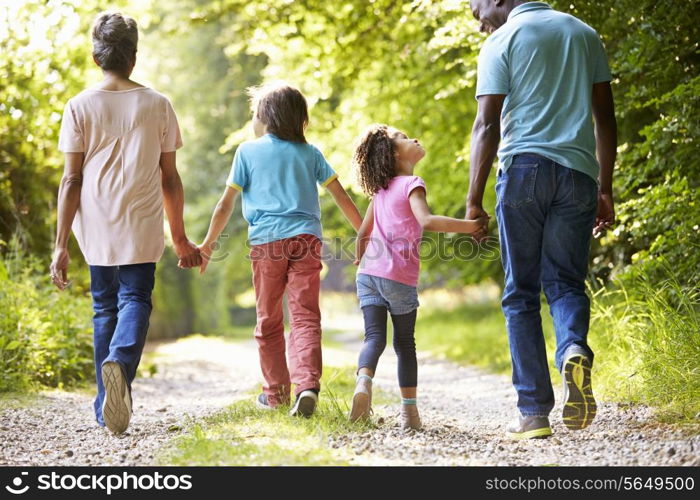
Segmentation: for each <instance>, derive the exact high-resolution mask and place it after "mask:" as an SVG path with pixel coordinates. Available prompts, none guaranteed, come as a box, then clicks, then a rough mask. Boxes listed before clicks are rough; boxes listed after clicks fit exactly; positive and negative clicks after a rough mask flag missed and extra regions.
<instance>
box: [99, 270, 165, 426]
mask: <svg viewBox="0 0 700 500" xmlns="http://www.w3.org/2000/svg"><path fill="white" fill-rule="evenodd" d="M155 270H156V265H155V263H153V262H150V263H146V264H132V265H126V266H90V290H91V292H92V303H93V309H94V312H95V314H94V316H93V327H94V332H93V339H94V349H95V374H96V378H97V397H96V398H95V403H94V408H95V417H96V419H97V423H98V424H100V425H102V426H104V421H103V419H102V402H103V401H104V397H105V387H104V384H103V383H102V364H103V363H104V362H105V361H114V362H117V363H119V364H120V365H121V367H122V369H123V370H124V374H125V375H126V380H127V383H128V385H129V390H131V382H132V381H133V380H134V377H135V376H136V368H137V367H138V365H139V361H140V360H141V352H142V351H143V346H144V344H145V343H146V333H147V332H148V322H149V318H150V316H151V309H152V306H151V292H152V291H153V285H154V282H155Z"/></svg>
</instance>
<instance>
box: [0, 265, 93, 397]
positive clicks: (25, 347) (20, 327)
mask: <svg viewBox="0 0 700 500" xmlns="http://www.w3.org/2000/svg"><path fill="white" fill-rule="evenodd" d="M0 310H2V316H0V367H1V369H0V391H10V390H18V389H28V388H31V387H37V386H48V387H64V386H73V385H76V384H78V383H81V382H83V381H86V380H89V379H91V378H92V377H94V369H93V362H92V324H91V318H92V309H91V302H90V299H89V298H88V297H86V296H85V293H84V291H83V293H81V292H80V290H68V291H64V292H59V291H58V290H57V289H56V288H55V287H54V286H53V285H52V284H51V282H50V280H49V279H48V269H47V267H46V265H45V264H42V263H41V262H40V261H39V260H38V259H36V258H34V257H29V256H25V255H22V254H21V253H18V252H8V253H7V254H6V256H5V257H4V258H3V259H2V260H0Z"/></svg>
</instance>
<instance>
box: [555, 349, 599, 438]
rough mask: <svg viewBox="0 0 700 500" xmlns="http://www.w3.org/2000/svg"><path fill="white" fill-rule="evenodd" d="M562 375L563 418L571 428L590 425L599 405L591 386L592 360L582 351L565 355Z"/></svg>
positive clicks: (576, 428) (582, 427)
mask: <svg viewBox="0 0 700 500" xmlns="http://www.w3.org/2000/svg"><path fill="white" fill-rule="evenodd" d="M561 376H562V379H563V380H564V409H563V411H562V419H563V420H564V425H566V427H567V428H568V429H569V430H572V431H573V430H579V429H585V428H586V427H588V426H589V425H590V424H591V422H593V419H594V418H595V415H596V411H597V406H596V402H595V398H594V397H593V388H592V387H591V360H590V359H589V358H588V356H586V355H585V354H581V353H580V352H570V353H568V355H565V358H564V363H562V369H561Z"/></svg>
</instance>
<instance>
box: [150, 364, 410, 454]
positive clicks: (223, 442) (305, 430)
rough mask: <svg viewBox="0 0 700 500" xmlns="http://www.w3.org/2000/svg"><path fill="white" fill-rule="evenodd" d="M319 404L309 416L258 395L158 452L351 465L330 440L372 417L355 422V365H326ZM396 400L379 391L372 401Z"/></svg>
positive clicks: (360, 427)
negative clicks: (264, 405) (267, 406)
mask: <svg viewBox="0 0 700 500" xmlns="http://www.w3.org/2000/svg"><path fill="white" fill-rule="evenodd" d="M324 371H325V374H324V377H323V379H322V381H321V384H322V387H323V389H322V391H321V396H320V398H319V407H318V408H317V411H316V413H315V414H314V416H313V417H312V418H310V419H304V418H294V417H290V416H289V415H288V413H287V412H288V410H289V407H283V408H280V409H277V410H275V411H264V410H260V409H258V408H256V407H255V404H254V397H255V395H256V393H251V394H250V397H248V398H247V399H245V400H243V401H239V402H236V403H234V404H232V405H231V406H229V407H228V408H226V409H225V410H223V411H221V412H219V413H217V414H215V415H213V416H211V417H209V418H206V419H203V420H201V421H199V422H196V423H193V424H192V426H191V427H189V428H188V429H187V431H186V433H185V434H183V435H181V436H179V437H177V438H175V439H174V440H173V441H172V442H171V443H169V445H168V446H166V447H165V449H164V451H163V452H162V453H161V455H160V456H159V457H158V459H157V460H158V462H159V463H161V464H167V465H234V466H235V465H309V466H313V465H347V464H348V463H349V459H350V457H351V456H352V454H351V453H350V452H349V451H348V450H345V449H342V448H341V449H333V448H330V447H329V446H328V444H327V443H328V437H329V436H331V435H336V434H347V433H349V432H361V431H363V430H367V429H368V428H371V427H372V424H371V423H355V424H351V423H350V422H349V421H348V420H347V415H348V410H349V408H348V402H349V401H350V400H351V397H352V392H353V389H354V385H355V377H354V369H353V368H342V369H341V368H328V367H324ZM389 402H396V403H398V399H397V398H396V397H394V398H391V397H389V396H388V395H386V394H383V393H381V392H375V397H374V404H375V406H376V405H378V404H386V403H389Z"/></svg>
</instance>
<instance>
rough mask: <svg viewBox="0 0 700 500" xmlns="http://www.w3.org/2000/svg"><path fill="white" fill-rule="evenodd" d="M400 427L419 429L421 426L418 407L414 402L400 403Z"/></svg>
mask: <svg viewBox="0 0 700 500" xmlns="http://www.w3.org/2000/svg"><path fill="white" fill-rule="evenodd" d="M400 417H401V428H402V429H415V430H419V429H421V428H422V427H423V424H422V423H421V421H420V415H419V414H418V407H417V406H416V405H414V404H411V405H403V404H402V405H401V415H400Z"/></svg>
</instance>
